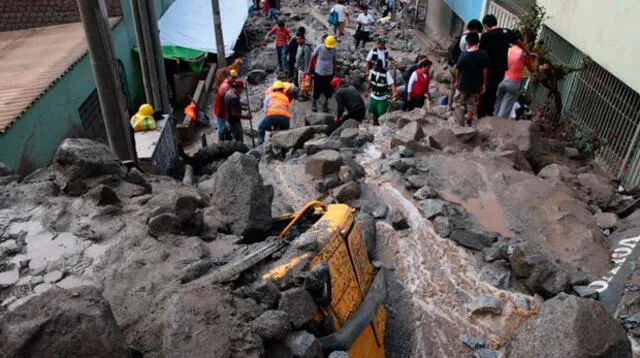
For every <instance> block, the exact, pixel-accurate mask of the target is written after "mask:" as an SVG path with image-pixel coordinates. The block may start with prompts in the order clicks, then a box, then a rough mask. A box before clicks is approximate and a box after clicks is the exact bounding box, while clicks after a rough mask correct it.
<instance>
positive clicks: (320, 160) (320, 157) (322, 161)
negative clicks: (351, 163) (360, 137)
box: [305, 150, 344, 179]
mask: <svg viewBox="0 0 640 358" xmlns="http://www.w3.org/2000/svg"><path fill="white" fill-rule="evenodd" d="M342 164H344V161H343V160H342V156H341V155H340V153H339V152H337V151H335V150H323V151H320V152H318V153H316V154H314V155H312V156H310V157H309V158H307V163H306V165H305V169H306V172H307V173H308V174H309V175H311V176H312V177H314V178H316V179H322V178H324V177H325V176H327V175H329V174H332V173H337V172H338V171H339V170H340V167H341V166H342Z"/></svg>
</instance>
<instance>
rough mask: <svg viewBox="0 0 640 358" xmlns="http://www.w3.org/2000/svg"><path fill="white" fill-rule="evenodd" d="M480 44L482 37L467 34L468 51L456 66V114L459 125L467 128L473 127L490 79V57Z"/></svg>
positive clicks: (475, 34) (462, 55)
mask: <svg viewBox="0 0 640 358" xmlns="http://www.w3.org/2000/svg"><path fill="white" fill-rule="evenodd" d="M479 43H480V35H478V34H477V33H469V34H467V49H468V51H467V52H464V53H462V54H461V55H460V58H459V59H458V63H457V64H456V75H455V79H454V84H455V85H456V87H457V88H458V90H457V92H456V94H455V109H454V113H455V116H456V119H457V121H458V123H459V124H460V125H464V126H465V127H471V123H472V121H473V117H474V115H475V114H476V113H477V110H478V102H479V101H480V96H481V95H482V94H483V93H485V91H486V88H487V81H488V77H489V55H488V54H487V52H486V51H484V50H481V49H480V47H479V46H478V45H479Z"/></svg>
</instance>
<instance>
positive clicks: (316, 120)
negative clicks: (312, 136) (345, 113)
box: [304, 112, 333, 126]
mask: <svg viewBox="0 0 640 358" xmlns="http://www.w3.org/2000/svg"><path fill="white" fill-rule="evenodd" d="M304 123H305V124H306V125H308V126H319V125H333V116H332V115H331V114H330V113H322V112H313V113H309V114H308V115H307V116H306V117H305V118H304Z"/></svg>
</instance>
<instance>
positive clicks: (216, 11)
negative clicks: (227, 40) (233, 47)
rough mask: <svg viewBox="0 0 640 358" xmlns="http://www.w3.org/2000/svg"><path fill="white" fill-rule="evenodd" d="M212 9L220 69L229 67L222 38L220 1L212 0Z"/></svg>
mask: <svg viewBox="0 0 640 358" xmlns="http://www.w3.org/2000/svg"><path fill="white" fill-rule="evenodd" d="M211 8H212V11H213V32H215V35H216V48H217V51H218V53H217V57H218V68H220V67H225V66H226V65H227V58H226V55H225V53H224V36H222V20H220V2H219V0H211Z"/></svg>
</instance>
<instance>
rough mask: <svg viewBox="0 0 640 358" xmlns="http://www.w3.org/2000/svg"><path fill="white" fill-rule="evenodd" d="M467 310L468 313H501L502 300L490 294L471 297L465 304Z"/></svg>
mask: <svg viewBox="0 0 640 358" xmlns="http://www.w3.org/2000/svg"><path fill="white" fill-rule="evenodd" d="M465 306H466V307H467V309H468V310H469V313H471V314H476V313H493V314H501V313H502V301H500V300H499V299H497V298H495V297H491V296H478V297H474V298H473V299H471V301H469V302H467V304H466V305H465Z"/></svg>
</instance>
